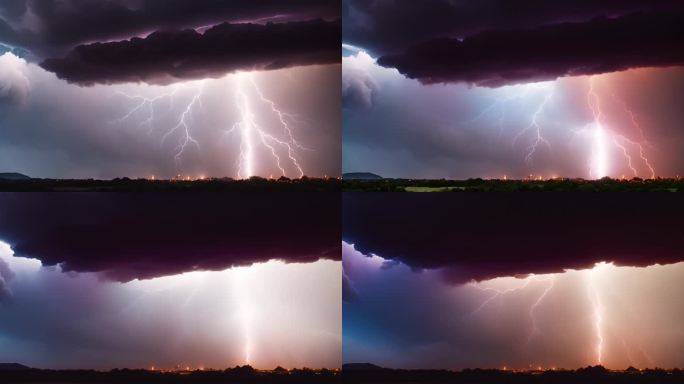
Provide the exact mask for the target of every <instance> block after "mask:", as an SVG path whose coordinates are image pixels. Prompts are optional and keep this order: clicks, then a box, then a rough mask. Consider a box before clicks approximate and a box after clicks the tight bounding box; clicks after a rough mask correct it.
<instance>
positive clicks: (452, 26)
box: [342, 0, 682, 56]
mask: <svg viewBox="0 0 684 384" xmlns="http://www.w3.org/2000/svg"><path fill="white" fill-rule="evenodd" d="M681 8H682V3H681V1H678V0H624V1H593V0H576V1H572V2H561V1H553V0H517V1H509V0H481V1H454V0H423V1H414V0H370V1H369V0H344V1H343V6H342V12H343V21H344V25H343V28H344V40H345V42H346V43H350V44H354V45H358V46H362V47H364V48H366V49H368V50H371V51H373V52H374V53H375V54H376V55H375V56H377V55H383V54H388V53H400V52H402V51H403V50H404V49H406V48H407V47H408V46H411V45H414V44H416V43H420V42H423V41H427V40H431V39H434V38H437V37H455V38H462V37H465V36H468V35H472V34H475V33H478V32H482V31H486V30H491V29H515V28H530V27H536V26H541V25H549V24H555V23H560V22H569V21H588V20H590V19H593V18H595V17H597V16H608V17H618V16H622V15H626V14H628V13H634V12H639V11H653V10H672V9H681Z"/></svg>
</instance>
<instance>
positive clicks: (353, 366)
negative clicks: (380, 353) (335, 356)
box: [342, 363, 384, 371]
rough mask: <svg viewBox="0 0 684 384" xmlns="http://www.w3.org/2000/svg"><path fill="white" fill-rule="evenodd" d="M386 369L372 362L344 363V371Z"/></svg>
mask: <svg viewBox="0 0 684 384" xmlns="http://www.w3.org/2000/svg"><path fill="white" fill-rule="evenodd" d="M382 369H384V368H383V367H380V366H377V365H375V364H371V363H347V364H343V365H342V370H343V371H378V370H382Z"/></svg>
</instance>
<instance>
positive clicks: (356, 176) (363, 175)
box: [342, 172, 383, 180]
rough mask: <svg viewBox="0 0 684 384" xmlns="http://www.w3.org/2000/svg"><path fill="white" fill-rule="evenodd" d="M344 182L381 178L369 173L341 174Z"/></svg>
mask: <svg viewBox="0 0 684 384" xmlns="http://www.w3.org/2000/svg"><path fill="white" fill-rule="evenodd" d="M342 179H344V180H382V179H383V177H382V176H380V175H376V174H375V173H370V172H349V173H343V174H342Z"/></svg>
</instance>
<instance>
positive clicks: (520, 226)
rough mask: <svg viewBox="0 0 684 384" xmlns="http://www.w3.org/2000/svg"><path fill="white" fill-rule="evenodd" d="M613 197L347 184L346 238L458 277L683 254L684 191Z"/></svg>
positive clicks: (650, 261)
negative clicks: (393, 190)
mask: <svg viewBox="0 0 684 384" xmlns="http://www.w3.org/2000/svg"><path fill="white" fill-rule="evenodd" d="M428 195H429V196H428ZM606 197H607V196H598V195H577V194H574V195H573V196H568V195H565V194H557V195H556V194H529V195H528V194H516V195H515V196H512V195H511V196H503V195H477V194H473V195H459V196H458V198H455V197H454V196H453V195H451V194H441V195H434V194H410V195H405V194H392V195H383V196H376V195H373V194H352V195H350V194H348V195H346V196H345V197H344V201H343V204H344V213H343V240H344V241H346V242H348V243H350V244H354V247H355V249H356V250H358V251H360V252H362V253H364V254H377V255H378V256H381V257H383V258H385V259H387V260H397V261H401V262H403V263H405V264H407V265H408V266H410V267H412V268H415V269H437V268H440V269H443V271H444V274H445V276H446V278H447V280H449V281H450V282H453V283H465V282H468V281H471V280H477V281H481V280H488V279H492V278H496V277H506V276H519V275H528V274H545V273H560V272H563V271H565V270H567V269H587V268H592V267H593V266H594V265H595V264H596V263H599V262H613V263H615V264H616V265H624V266H649V265H654V264H670V263H676V262H681V261H684V236H683V233H682V230H681V226H680V225H679V224H678V223H679V218H680V217H681V216H682V214H684V205H683V204H681V203H680V202H678V199H675V198H666V197H663V198H658V199H652V198H649V199H646V197H647V196H643V197H644V198H641V197H638V196H627V195H614V196H610V198H606ZM635 197H636V199H635Z"/></svg>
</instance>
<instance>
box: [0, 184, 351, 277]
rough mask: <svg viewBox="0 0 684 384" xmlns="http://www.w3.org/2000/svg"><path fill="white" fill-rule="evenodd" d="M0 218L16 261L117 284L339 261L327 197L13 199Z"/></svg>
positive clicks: (6, 199)
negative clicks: (233, 269)
mask: <svg viewBox="0 0 684 384" xmlns="http://www.w3.org/2000/svg"><path fill="white" fill-rule="evenodd" d="M0 210H1V211H2V212H3V215H2V217H0V240H2V241H4V242H6V243H8V244H10V246H11V247H12V249H13V250H14V252H15V254H16V255H17V256H23V257H31V258H36V259H39V260H40V261H41V262H42V263H43V264H44V265H56V264H60V265H61V268H62V270H64V271H76V272H99V273H102V274H103V275H105V276H106V277H108V278H110V279H114V280H118V281H129V280H132V279H136V278H139V279H146V278H153V277H158V276H165V275H173V274H178V273H183V272H189V271H195V270H224V269H227V268H230V267H233V266H247V265H251V264H253V263H260V262H266V261H269V260H282V261H285V262H288V263H309V262H314V261H316V260H319V259H330V260H339V259H340V257H341V256H340V246H339V223H340V213H339V212H340V200H339V195H337V194H334V193H330V194H328V193H312V194H309V193H297V194H289V193H285V194H259V193H257V194H235V195H231V194H228V195H226V194H205V195H202V196H199V195H197V194H188V195H183V194H179V195H174V194H165V195H163V196H162V195H158V194H149V195H148V194H143V195H126V194H120V195H108V194H94V195H81V194H74V195H59V194H57V195H52V194H39V195H29V194H13V195H4V196H0ZM0 267H1V265H0ZM0 269H1V268H0ZM1 288H2V286H0V289H1Z"/></svg>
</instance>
